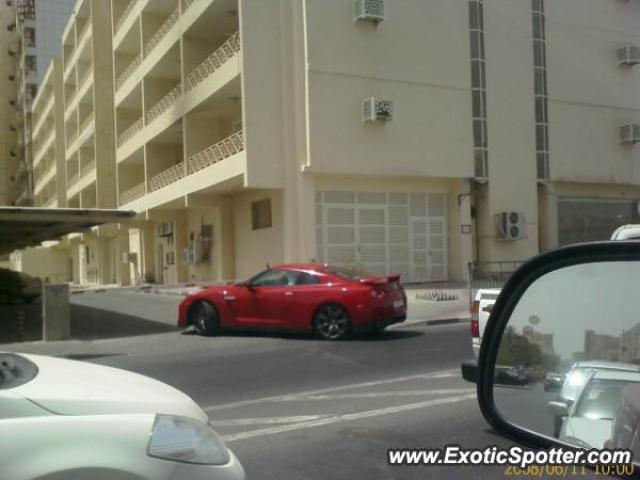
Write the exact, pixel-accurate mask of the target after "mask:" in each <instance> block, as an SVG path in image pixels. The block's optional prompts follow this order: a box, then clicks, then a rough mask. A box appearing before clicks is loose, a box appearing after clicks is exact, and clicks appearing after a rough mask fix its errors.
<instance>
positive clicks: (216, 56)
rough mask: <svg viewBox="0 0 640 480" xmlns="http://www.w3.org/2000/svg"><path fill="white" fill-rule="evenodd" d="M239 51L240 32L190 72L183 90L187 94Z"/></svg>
mask: <svg viewBox="0 0 640 480" xmlns="http://www.w3.org/2000/svg"><path fill="white" fill-rule="evenodd" d="M239 51H240V32H236V33H234V34H233V35H231V37H230V38H229V40H227V41H226V42H225V43H223V44H222V45H221V46H220V48H218V49H217V50H216V51H214V52H213V53H212V54H211V55H209V56H208V57H207V58H206V59H205V60H204V61H203V62H202V63H200V65H198V66H197V67H196V68H194V69H193V70H191V72H190V73H189V75H187V78H186V85H185V90H186V91H187V92H188V91H189V90H191V89H192V88H194V87H195V86H196V85H198V84H200V83H201V82H203V81H204V80H205V79H206V78H207V77H209V76H210V75H211V74H212V73H213V72H215V71H216V70H218V69H219V68H220V67H221V66H222V65H223V64H225V63H226V62H227V61H228V60H229V59H230V58H231V57H233V56H234V55H235V54H236V53H237V52H239Z"/></svg>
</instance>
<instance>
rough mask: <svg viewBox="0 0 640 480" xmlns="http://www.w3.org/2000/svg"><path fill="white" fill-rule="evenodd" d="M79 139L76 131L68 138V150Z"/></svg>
mask: <svg viewBox="0 0 640 480" xmlns="http://www.w3.org/2000/svg"><path fill="white" fill-rule="evenodd" d="M77 138H78V131H77V130H74V131H73V132H71V134H70V135H69V136H68V137H67V148H69V147H71V145H73V142H75V141H76V140H77Z"/></svg>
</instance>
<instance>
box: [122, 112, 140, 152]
mask: <svg viewBox="0 0 640 480" xmlns="http://www.w3.org/2000/svg"><path fill="white" fill-rule="evenodd" d="M142 127H143V123H142V117H140V118H139V119H138V120H136V121H135V122H133V123H132V124H131V125H129V126H128V127H127V128H125V130H124V131H123V132H122V133H121V134H120V135H118V148H120V147H121V146H123V145H124V144H125V143H127V142H128V141H129V140H131V138H132V137H133V136H134V135H135V134H136V133H138V132H139V131H140V130H142Z"/></svg>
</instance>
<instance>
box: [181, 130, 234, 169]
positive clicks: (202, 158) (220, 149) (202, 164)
mask: <svg viewBox="0 0 640 480" xmlns="http://www.w3.org/2000/svg"><path fill="white" fill-rule="evenodd" d="M243 150H244V132H243V131H239V132H237V133H234V134H233V135H231V136H230V137H227V138H225V139H224V140H222V141H221V142H218V143H216V144H214V145H211V146H209V147H207V148H205V149H204V150H201V151H199V152H198V153H196V154H194V155H191V156H190V157H189V158H188V159H187V172H188V174H189V175H191V174H192V173H195V172H198V171H200V170H203V169H205V168H207V167H208V166H210V165H213V164H214V163H218V162H220V161H222V160H224V159H225V158H229V157H231V156H232V155H235V154H236V153H239V152H241V151H243Z"/></svg>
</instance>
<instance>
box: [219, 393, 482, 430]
mask: <svg viewBox="0 0 640 480" xmlns="http://www.w3.org/2000/svg"><path fill="white" fill-rule="evenodd" d="M475 398H476V394H475V393H472V394H471V393H469V394H466V395H457V396H454V397H444V398H437V399H433V400H427V401H424V402H416V403H408V404H406V405H398V406H395V407H387V408H379V409H376V410H367V411H364V412H356V413H347V414H344V415H334V416H329V417H326V418H320V419H318V420H310V421H308V422H299V423H293V424H289V425H281V426H278V427H270V428H261V429H259V430H250V431H248V432H240V433H235V434H231V435H224V436H223V437H222V438H223V439H224V441H225V442H237V441H238V440H246V439H249V438H256V437H263V436H265V435H275V434H278V433H285V432H292V431H295V430H304V429H307V428H316V427H322V426H325V425H331V424H335V423H342V422H352V421H354V420H362V419H364V418H371V417H381V416H384V415H393V414H396V413H403V412H408V411H411V410H418V409H421V408H428V407H435V406H437V405H446V404H451V403H455V402H462V401H465V400H472V399H475Z"/></svg>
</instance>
